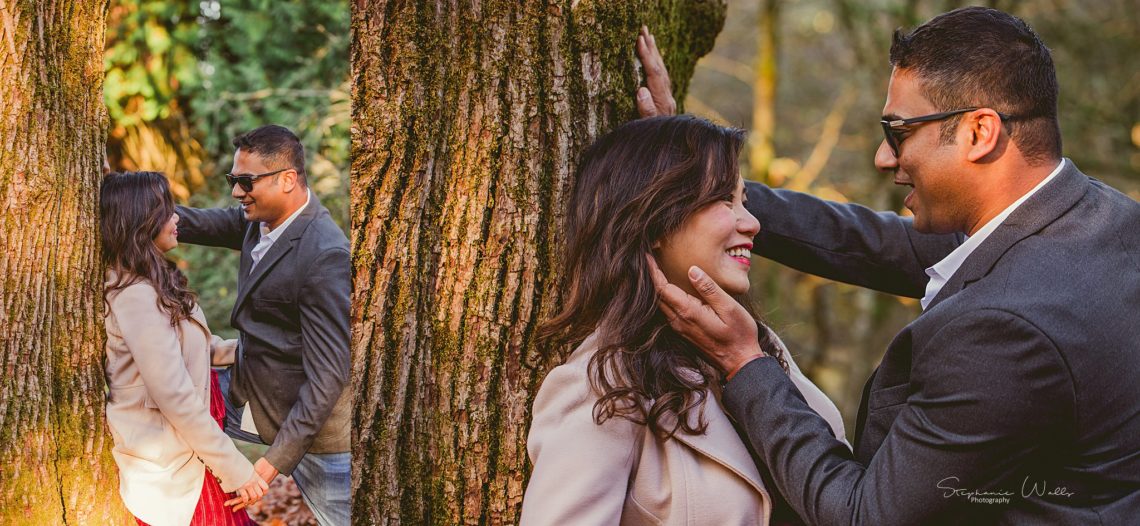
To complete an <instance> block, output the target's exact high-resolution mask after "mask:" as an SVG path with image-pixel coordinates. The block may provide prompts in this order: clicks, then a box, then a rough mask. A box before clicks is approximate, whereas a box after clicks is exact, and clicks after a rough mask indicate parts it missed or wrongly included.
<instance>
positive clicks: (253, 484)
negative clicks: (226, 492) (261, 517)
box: [206, 473, 269, 511]
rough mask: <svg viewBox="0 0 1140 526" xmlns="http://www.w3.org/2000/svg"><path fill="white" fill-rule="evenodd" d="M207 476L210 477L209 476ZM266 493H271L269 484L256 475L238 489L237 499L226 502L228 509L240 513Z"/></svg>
mask: <svg viewBox="0 0 1140 526" xmlns="http://www.w3.org/2000/svg"><path fill="white" fill-rule="evenodd" d="M206 476H210V475H209V474H207V475H206ZM266 491H269V484H266V483H265V481H264V480H262V478H261V476H260V475H258V474H257V473H254V474H253V476H251V477H250V478H249V480H248V481H246V483H245V484H242V486H241V487H240V488H238V489H237V491H236V493H237V495H238V496H237V498H233V499H230V500H227V501H226V507H233V511H238V510H240V509H242V508H244V507H246V506H249V505H250V504H253V503H254V502H257V501H259V500H261V497H264V496H265V492H266Z"/></svg>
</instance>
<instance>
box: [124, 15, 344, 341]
mask: <svg viewBox="0 0 1140 526" xmlns="http://www.w3.org/2000/svg"><path fill="white" fill-rule="evenodd" d="M107 20H108V29H107V39H106V46H107V47H106V57H105V68H106V73H107V76H106V83H105V88H104V98H105V102H106V104H107V108H108V114H109V116H110V120H111V122H110V130H109V134H108V139H107V154H108V155H107V157H108V162H109V164H110V166H111V168H112V169H113V170H116V171H119V170H155V171H162V172H164V173H166V174H167V176H169V178H170V180H171V183H172V185H171V186H172V190H173V192H174V194H175V198H176V199H177V200H178V201H179V202H180V203H183V204H189V205H191V206H198V207H212V206H231V205H232V204H233V200H232V199H231V198H230V189H229V188H227V187H226V185H225V182H224V179H223V177H222V176H223V174H224V173H225V172H227V171H228V170H229V168H230V165H231V163H232V158H233V146H232V145H231V143H230V140H231V139H232V138H233V137H235V136H237V135H239V134H241V133H244V132H246V131H249V130H251V129H253V128H256V127H257V126H260V125H263V124H270V123H274V124H280V125H283V126H286V127H288V128H290V129H291V130H293V131H294V132H295V133H297V135H298V136H299V137H300V138H301V142H302V143H303V144H304V145H305V150H306V157H307V165H306V167H307V169H308V177H309V184H310V185H311V187H312V189H313V192H314V193H315V194H316V195H317V196H318V197H319V198H320V200H321V204H323V205H325V206H326V207H327V208H328V209H329V211H330V212H331V213H332V215H333V218H334V219H335V220H336V221H337V222H338V224H339V225H341V227H342V228H344V229H345V231H346V232H347V225H348V180H349V179H348V153H349V136H348V135H349V134H348V130H349V122H350V115H349V106H350V104H349V97H348V96H349V77H348V34H349V31H348V22H349V6H348V2H347V0H335V1H327V2H314V1H304V0H203V1H198V0H175V1H170V0H167V1H155V0H112V1H111V4H110V9H109V12H108V16H107ZM173 255H174V257H175V258H180V266H181V267H182V269H183V271H184V272H186V274H187V276H188V277H189V279H190V285H191V287H193V288H194V289H195V290H196V291H197V292H198V293H199V295H200V298H199V302H200V303H201V305H202V308H203V310H204V311H205V313H206V316H207V318H208V319H209V321H210V327H211V329H212V330H214V332H216V333H218V334H220V335H222V336H224V337H234V336H235V335H236V332H234V331H233V329H232V328H230V327H229V314H230V309H231V308H232V307H233V299H234V294H235V292H236V284H237V266H238V263H237V258H238V254H237V252H231V251H225V250H217V249H210V248H203V247H194V246H189V245H182V246H181V247H179V249H178V250H176V251H175V252H174V253H173Z"/></svg>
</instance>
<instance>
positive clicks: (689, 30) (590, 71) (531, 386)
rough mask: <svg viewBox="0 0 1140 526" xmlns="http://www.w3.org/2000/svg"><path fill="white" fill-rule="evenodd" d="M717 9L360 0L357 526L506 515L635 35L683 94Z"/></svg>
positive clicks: (627, 106)
mask: <svg viewBox="0 0 1140 526" xmlns="http://www.w3.org/2000/svg"><path fill="white" fill-rule="evenodd" d="M724 10H725V5H724V3H723V1H720V2H714V1H696V0H642V1H616V0H615V1H606V2H600V1H580V2H517V1H488V2H439V3H428V2H404V1H371V2H370V1H367V0H358V1H357V2H355V5H354V10H353V23H352V30H353V35H352V51H351V56H352V61H353V64H352V66H353V73H352V75H353V80H354V83H353V134H352V141H353V145H352V146H353V160H352V174H353V178H354V180H353V184H352V239H353V268H354V281H353V285H354V287H353V291H354V292H353V323H352V330H353V378H352V380H353V385H354V387H355V388H356V389H357V399H356V406H355V413H354V420H353V430H354V437H353V444H354V449H353V470H352V471H353V473H352V475H353V494H354V495H353V496H354V509H353V517H354V519H355V522H356V524H513V523H515V522H517V520H518V514H519V510H520V504H521V502H522V496H523V490H524V488H525V486H526V482H527V477H528V473H529V467H528V463H527V457H526V434H527V430H528V427H529V420H530V403H531V401H532V399H533V396H534V393H535V391H536V390H537V388H538V386H539V384H540V382H541V381H542V378H543V377H544V376H545V374H546V372H547V371H548V370H549V369H550V368H551V367H553V366H554V365H555V364H557V363H559V362H560V361H561V358H562V356H563V355H564V352H565V351H566V350H565V349H539V348H538V347H537V346H536V344H535V341H534V332H535V328H536V327H537V325H538V324H539V323H540V322H541V321H542V320H543V319H544V318H545V317H547V316H549V315H550V314H551V313H552V312H553V311H554V309H555V308H556V307H557V305H558V303H559V301H560V298H559V295H558V293H557V288H558V283H559V276H558V273H557V270H556V269H557V268H558V261H557V259H556V258H557V256H556V248H557V247H558V246H559V244H560V243H561V241H562V234H561V232H560V229H559V225H560V222H561V218H562V215H563V206H564V205H563V203H564V202H565V200H566V198H567V192H568V191H569V189H570V187H571V186H570V185H571V177H572V171H573V168H574V165H575V162H576V160H577V157H578V155H579V153H580V152H581V151H582V149H583V148H584V147H585V146H587V145H588V144H589V143H590V142H591V141H592V140H593V139H594V138H596V137H597V136H598V134H600V133H602V132H604V131H606V130H608V129H610V128H612V127H613V126H614V125H616V124H618V123H621V122H623V121H625V120H628V119H630V118H633V117H634V116H635V110H634V106H633V100H634V99H633V94H634V91H635V90H636V87H637V85H638V73H637V71H638V68H639V66H638V65H637V64H638V63H637V60H636V58H635V51H634V49H635V42H636V40H635V39H636V35H637V30H638V27H639V26H640V25H641V24H643V23H644V24H647V25H648V26H649V27H650V28H651V29H652V30H653V32H654V34H655V35H656V36H657V42H658V46H659V47H660V48H661V49H662V50H663V52H664V54H665V59H666V64H667V66H668V68H669V72H670V74H671V75H672V78H673V82H674V86H673V88H674V93H675V95H676V98H677V100H683V99H684V94H685V89H686V87H687V84H688V79H689V77H690V76H691V75H692V70H693V67H694V65H695V62H696V60H697V58H698V57H699V56H700V55H702V54H704V53H707V52H708V51H709V50H710V49H711V48H712V45H713V42H714V40H715V37H716V34H717V33H718V32H719V31H720V28H721V26H722V24H723V17H724ZM544 351H549V352H544Z"/></svg>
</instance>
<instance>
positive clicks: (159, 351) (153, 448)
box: [105, 272, 253, 526]
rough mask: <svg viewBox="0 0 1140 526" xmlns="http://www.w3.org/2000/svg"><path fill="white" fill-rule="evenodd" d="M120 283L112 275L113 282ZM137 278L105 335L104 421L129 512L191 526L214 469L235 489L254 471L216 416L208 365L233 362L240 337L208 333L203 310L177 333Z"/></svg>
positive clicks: (115, 305)
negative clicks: (207, 477)
mask: <svg viewBox="0 0 1140 526" xmlns="http://www.w3.org/2000/svg"><path fill="white" fill-rule="evenodd" d="M113 280H114V275H113V273H111V272H108V280H107V284H108V285H109V284H110V283H112V282H113ZM156 299H157V293H156V292H155V290H154V287H153V286H151V285H150V283H149V282H145V281H140V282H138V283H135V284H133V285H131V286H129V287H127V288H125V289H122V290H120V291H118V292H117V293H115V294H113V295H112V296H111V298H110V308H109V309H108V311H107V317H106V320H105V324H106V329H107V362H106V373H107V385H108V387H109V388H110V392H109V394H108V400H107V424H108V426H109V427H110V428H111V437H112V438H113V439H114V441H115V447H114V448H113V449H112V450H111V454H112V455H113V456H114V458H115V463H116V464H118V467H119V494H120V495H121V496H122V498H123V502H124V503H125V504H126V506H127V509H128V510H130V512H131V513H132V514H134V515H135V516H136V517H138V518H139V519H142V520H143V521H145V522H147V523H148V524H151V525H153V526H166V525H170V526H185V525H187V524H189V523H190V519H191V518H192V517H193V515H194V508H195V507H196V506H197V504H198V497H199V496H200V494H201V491H202V483H203V480H202V477H204V476H205V475H206V467H207V466H209V468H210V470H211V471H212V472H213V475H214V476H216V477H218V478H219V481H220V483H221V486H222V489H223V490H224V491H227V492H230V491H234V490H236V489H237V488H239V487H241V485H242V484H244V483H245V482H246V481H248V480H249V479H250V477H252V476H253V465H252V464H250V462H249V460H247V459H246V458H245V457H244V456H243V455H242V454H241V453H240V452H239V451H238V450H237V448H236V447H235V446H234V443H233V441H232V440H230V438H229V437H228V436H226V434H225V433H224V432H222V429H221V428H220V427H218V423H217V422H216V421H215V420H214V419H213V418H212V417H211V416H210V364H211V361H212V362H213V363H214V364H216V365H226V364H230V363H233V360H234V353H235V351H236V348H237V340H222V339H221V338H219V337H217V336H213V335H211V334H210V329H209V328H208V327H207V326H206V319H205V317H204V316H203V314H202V310H201V309H200V308H199V307H198V306H197V305H195V306H194V311H193V313H192V317H191V318H190V319H188V320H183V321H181V322H179V323H178V326H177V327H172V326H171V324H170V317H169V316H167V315H166V314H165V313H164V312H162V311H160V310H159V309H158V306H157V304H156V303H155V301H156Z"/></svg>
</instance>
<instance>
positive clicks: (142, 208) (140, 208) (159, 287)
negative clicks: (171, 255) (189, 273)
mask: <svg viewBox="0 0 1140 526" xmlns="http://www.w3.org/2000/svg"><path fill="white" fill-rule="evenodd" d="M172 214H174V200H173V199H172V198H171V196H170V184H169V183H168V182H167V181H166V176H164V175H162V174H161V173H158V172H124V173H112V174H109V175H107V176H106V177H105V178H104V179H103V184H102V186H101V187H100V189H99V229H100V232H101V233H102V235H103V264H104V265H106V266H107V268H108V269H109V270H113V271H115V276H116V278H115V281H114V282H113V283H111V284H109V285H107V287H106V288H105V289H104V290H103V298H104V301H109V300H110V297H111V295H112V294H113V293H115V292H117V291H119V290H122V289H124V288H127V287H129V286H131V285H133V284H135V283H137V282H139V281H146V282H149V283H150V284H151V285H152V286H154V289H155V291H157V292H158V300H157V303H158V308H159V310H161V311H163V312H165V313H167V314H168V315H170V324H171V325H172V326H173V325H175V324H177V323H178V322H179V321H182V320H185V319H188V318H189V317H190V313H191V312H192V311H193V309H194V303H195V302H196V301H197V297H196V295H195V294H194V293H193V292H192V291H190V289H189V288H188V287H187V285H186V276H185V275H183V274H182V272H181V271H179V270H178V266H177V265H175V264H174V262H173V261H170V260H169V259H166V256H164V255H163V254H162V251H161V250H159V249H158V246H156V245H155V244H154V239H155V237H157V236H158V234H159V232H161V231H162V227H163V226H165V225H166V222H167V221H169V220H170V216H171V215H172Z"/></svg>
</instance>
